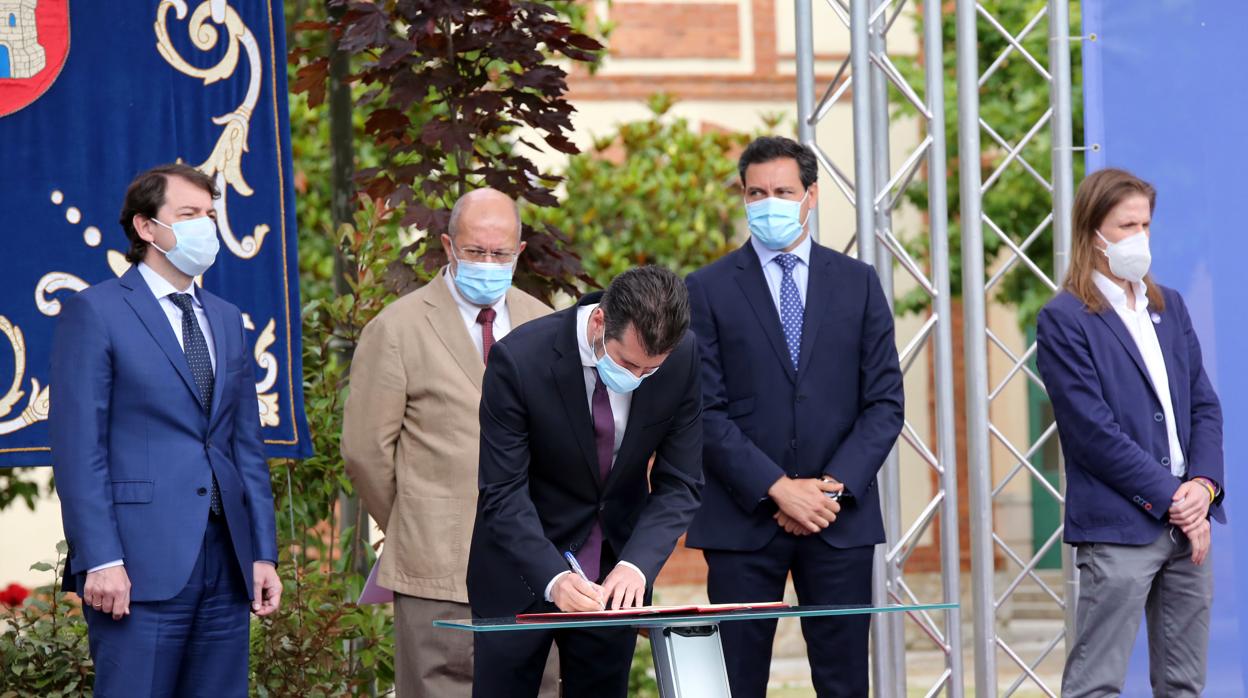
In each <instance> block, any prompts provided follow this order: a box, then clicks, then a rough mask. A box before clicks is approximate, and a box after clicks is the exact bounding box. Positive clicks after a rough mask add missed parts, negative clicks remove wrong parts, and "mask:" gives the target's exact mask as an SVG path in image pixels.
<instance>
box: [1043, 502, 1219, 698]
mask: <svg viewBox="0 0 1248 698" xmlns="http://www.w3.org/2000/svg"><path fill="white" fill-rule="evenodd" d="M1191 555H1192V546H1191V543H1189V542H1188V540H1187V537H1186V536H1184V535H1183V532H1182V531H1180V530H1178V529H1177V528H1172V527H1170V526H1167V527H1166V530H1165V531H1163V532H1162V534H1161V536H1160V537H1158V538H1157V540H1155V541H1153V542H1152V543H1150V544H1148V545H1140V546H1135V545H1114V544H1109V543H1082V544H1079V545H1078V546H1077V548H1076V552H1075V564H1076V565H1077V566H1078V568H1079V605H1078V607H1077V609H1076V613H1075V645H1074V647H1072V648H1070V650H1069V651H1068V652H1067V654H1066V669H1065V671H1064V672H1063V673H1062V696H1063V697H1064V698H1082V697H1084V696H1088V697H1095V698H1099V697H1101V696H1117V695H1119V694H1120V693H1121V692H1122V684H1123V682H1124V681H1125V680H1126V674H1127V664H1128V662H1129V660H1130V658H1131V647H1132V645H1134V644H1135V637H1136V634H1137V633H1138V632H1139V629H1140V616H1141V615H1143V616H1146V617H1147V619H1148V658H1149V661H1148V665H1149V670H1148V674H1149V680H1150V682H1151V683H1152V686H1153V695H1154V696H1156V697H1157V698H1175V697H1178V696H1199V695H1200V694H1201V692H1202V691H1203V690H1204V687H1205V669H1206V666H1207V661H1206V659H1207V657H1208V653H1209V609H1210V607H1211V606H1212V603H1213V561H1212V560H1213V556H1212V554H1210V555H1208V556H1206V557H1205V561H1204V562H1203V563H1202V564H1201V565H1199V566H1197V565H1195V564H1193V563H1192V559H1191Z"/></svg>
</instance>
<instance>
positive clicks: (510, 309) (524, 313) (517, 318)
mask: <svg viewBox="0 0 1248 698" xmlns="http://www.w3.org/2000/svg"><path fill="white" fill-rule="evenodd" d="M522 295H524V291H521V290H520V289H518V288H516V287H515V286H512V287H511V288H510V289H508V291H507V313H508V314H509V315H510V316H511V329H513V330H514V329H516V328H517V327H519V326H521V325H523V324H524V323H526V322H528V321H529V320H536V319H537V318H538V317H540V316H539V315H537V314H535V313H530V312H528V308H530V307H532V304H530V303H523V302H517V301H516V299H517V298H519V297H520V296H522Z"/></svg>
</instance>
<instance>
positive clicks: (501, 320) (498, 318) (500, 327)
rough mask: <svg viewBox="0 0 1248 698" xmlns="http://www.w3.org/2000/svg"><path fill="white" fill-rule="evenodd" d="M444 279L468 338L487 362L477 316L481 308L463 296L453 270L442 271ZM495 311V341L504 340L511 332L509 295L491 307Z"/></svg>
mask: <svg viewBox="0 0 1248 698" xmlns="http://www.w3.org/2000/svg"><path fill="white" fill-rule="evenodd" d="M442 278H444V279H445V280H446V286H447V288H449V289H451V298H454V299H455V305H456V306H457V307H458V308H459V314H460V315H461V316H463V318H464V326H465V327H467V328H468V336H469V337H471V338H472V346H474V347H476V348H477V353H478V354H480V355H481V360H482V361H484V360H485V352H484V349H483V348H482V344H481V342H482V334H481V323H479V322H477V315H478V314H480V313H481V306H479V305H476V304H474V303H472V302H471V301H469V300H468V299H467V298H464V296H463V294H461V293H460V292H459V289H458V288H456V286H455V279H453V278H452V277H451V268H450V267H447V268H446V269H444V270H443V271H442ZM490 307H491V308H493V309H494V341H495V342H497V341H498V340H500V339H502V338H503V337H506V336H507V333H508V332H511V313H510V312H508V311H507V294H506V293H504V294H503V296H502V298H499V299H498V300H497V301H495V302H494V305H492V306H490Z"/></svg>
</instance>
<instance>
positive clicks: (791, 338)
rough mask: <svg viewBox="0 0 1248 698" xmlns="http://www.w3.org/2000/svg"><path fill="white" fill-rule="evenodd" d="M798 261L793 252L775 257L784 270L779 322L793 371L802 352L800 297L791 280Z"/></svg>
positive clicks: (795, 284) (795, 285) (781, 283)
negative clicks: (787, 346)
mask: <svg viewBox="0 0 1248 698" xmlns="http://www.w3.org/2000/svg"><path fill="white" fill-rule="evenodd" d="M800 262H801V259H799V258H798V256H797V255H795V254H782V255H778V256H777V257H776V264H779V265H780V268H781V269H782V270H784V275H783V276H782V277H781V278H780V324H781V325H783V326H784V341H785V343H787V344H788V345H789V359H791V360H792V361H793V370H794V371H796V370H797V362H798V359H799V358H800V357H801V354H802V311H803V308H802V297H801V296H800V295H799V294H798V292H797V282H795V281H793V269H794V268H795V267H796V266H797V265H798V263H800Z"/></svg>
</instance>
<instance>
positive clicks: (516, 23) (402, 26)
mask: <svg viewBox="0 0 1248 698" xmlns="http://www.w3.org/2000/svg"><path fill="white" fill-rule="evenodd" d="M329 4H330V6H331V7H332V8H334V9H335V10H336V11H337V12H335V15H334V18H333V19H332V20H331V21H330V22H328V23H326V24H324V25H323V26H324V27H325V28H328V29H329V30H330V31H332V32H333V33H334V35H335V37H336V38H337V40H338V41H339V46H340V48H341V50H343V51H345V52H346V53H348V54H350V55H351V56H352V57H353V67H354V73H353V80H355V81H357V82H358V83H359V84H360V85H362V86H363V87H364V88H365V89H366V92H365V93H364V94H363V95H362V96H361V97H360V99H359V100H358V101H357V109H358V110H359V111H360V112H361V113H362V114H363V115H364V117H365V121H364V131H365V134H366V136H367V137H368V138H370V139H372V140H373V141H375V142H377V143H378V144H379V145H381V146H382V147H384V148H385V149H386V151H387V153H388V156H387V157H388V158H389V162H388V163H386V164H385V165H384V166H382V167H378V168H370V169H364V170H362V171H361V172H360V180H361V183H362V184H363V185H364V186H365V189H366V190H367V191H368V193H369V195H370V198H372V199H384V200H385V203H386V205H387V206H388V207H392V208H396V209H399V210H400V214H401V216H402V219H401V222H402V225H403V226H405V227H406V226H412V227H415V228H416V229H418V230H420V231H424V232H426V233H430V234H429V235H425V236H422V237H420V238H419V239H417V240H416V241H415V242H414V243H412V244H411V245H409V246H408V247H407V248H405V249H404V250H403V254H402V256H401V258H400V259H399V260H397V262H396V264H394V265H392V266H391V268H390V274H389V276H388V280H389V281H390V282H391V283H392V284H394V285H395V287H396V288H397V289H398V290H400V291H406V290H408V289H410V288H412V287H414V286H416V285H419V284H420V283H422V282H423V281H424V280H426V279H427V278H428V277H429V275H430V274H431V273H432V272H433V271H434V270H436V269H438V268H440V267H441V266H442V265H443V264H444V263H445V261H446V260H445V258H444V255H443V252H442V250H441V247H440V245H438V244H437V235H438V234H440V233H442V232H445V231H446V227H447V221H448V220H449V218H450V207H451V205H452V204H453V203H454V201H455V200H456V199H458V198H459V197H460V196H462V195H463V194H465V193H466V192H468V191H470V190H471V189H475V188H478V187H481V186H490V187H493V188H495V189H498V190H500V191H503V192H504V193H507V194H509V195H511V196H513V197H515V198H517V199H524V200H526V201H528V202H530V203H533V204H536V205H538V206H552V205H554V204H555V203H556V199H555V197H554V194H553V187H554V186H555V184H557V178H555V177H553V176H551V175H549V174H546V173H543V172H541V171H539V170H538V168H537V167H536V166H535V165H534V164H533V162H532V161H531V160H529V159H528V158H527V157H525V156H524V155H522V154H520V153H518V152H517V151H516V150H515V149H514V147H513V145H514V143H516V142H519V143H523V144H524V145H526V146H528V147H531V148H534V149H536V147H537V146H536V145H534V143H533V142H531V141H528V140H525V138H526V137H525V136H521V135H520V134H521V133H522V132H523V133H526V134H529V135H528V136H527V138H531V139H532V140H533V141H540V142H542V143H544V144H545V146H546V147H547V148H550V149H553V150H555V151H557V152H562V153H566V154H569V155H571V154H575V153H576V147H575V146H574V145H573V144H572V142H571V141H570V140H569V139H568V137H567V135H568V132H569V131H570V130H571V120H570V115H571V112H572V105H571V104H570V103H568V101H567V100H566V98H565V96H564V95H565V93H566V92H567V72H566V71H565V70H564V68H563V67H560V64H559V63H557V62H555V60H553V59H558V60H559V61H562V62H565V63H566V62H568V61H570V62H572V63H573V64H576V63H580V64H583V65H593V64H595V63H596V61H597V60H598V58H599V55H600V53H599V52H600V51H601V50H602V45H601V44H600V43H599V42H598V41H597V40H596V39H594V38H592V37H590V36H589V35H587V34H585V33H582V32H581V31H578V30H577V29H576V28H575V27H574V26H573V25H572V24H571V23H570V22H569V21H568V19H567V18H565V17H564V16H562V15H561V14H560V9H563V10H564V11H568V10H569V8H572V7H573V5H572V4H571V3H560V4H559V5H558V6H552V5H548V4H544V3H540V2H526V3H512V2H508V1H506V0H489V1H487V2H478V3H467V4H466V3H462V2H456V1H455V0H396V1H395V2H389V3H374V2H364V1H362V0H330V2H329ZM575 12H576V13H578V15H577V16H578V17H580V18H581V20H583V14H581V13H583V8H575ZM304 55H305V56H306V55H307V54H304ZM328 70H329V61H328V59H327V58H325V57H324V56H314V57H311V58H310V60H308V61H307V63H306V64H305V65H303V66H302V67H301V68H300V70H299V72H298V78H297V80H296V81H295V89H296V91H299V92H306V93H307V94H308V96H309V103H310V104H311V105H312V106H316V105H318V104H319V103H320V102H321V101H322V99H323V98H324V91H325V84H326V76H327V74H328ZM523 235H524V239H525V241H526V242H527V243H528V251H527V253H526V254H525V255H524V256H523V257H522V258H521V260H520V267H519V268H518V270H517V275H516V282H517V285H519V286H520V287H522V288H524V289H525V290H528V291H530V292H533V293H535V294H536V295H538V296H539V297H545V298H549V297H550V296H551V294H552V293H554V292H556V291H568V292H572V291H575V286H574V284H573V281H574V280H575V279H576V278H578V277H580V278H583V273H582V271H581V266H580V261H579V259H577V257H576V256H575V255H574V254H572V253H571V252H570V251H568V250H567V249H566V247H565V244H564V243H565V238H564V237H563V235H562V234H561V233H560V232H559V231H557V230H553V229H550V228H549V227H546V228H544V229H536V228H533V227H530V226H526V227H525V229H524V231H523ZM585 280H587V279H585Z"/></svg>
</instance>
